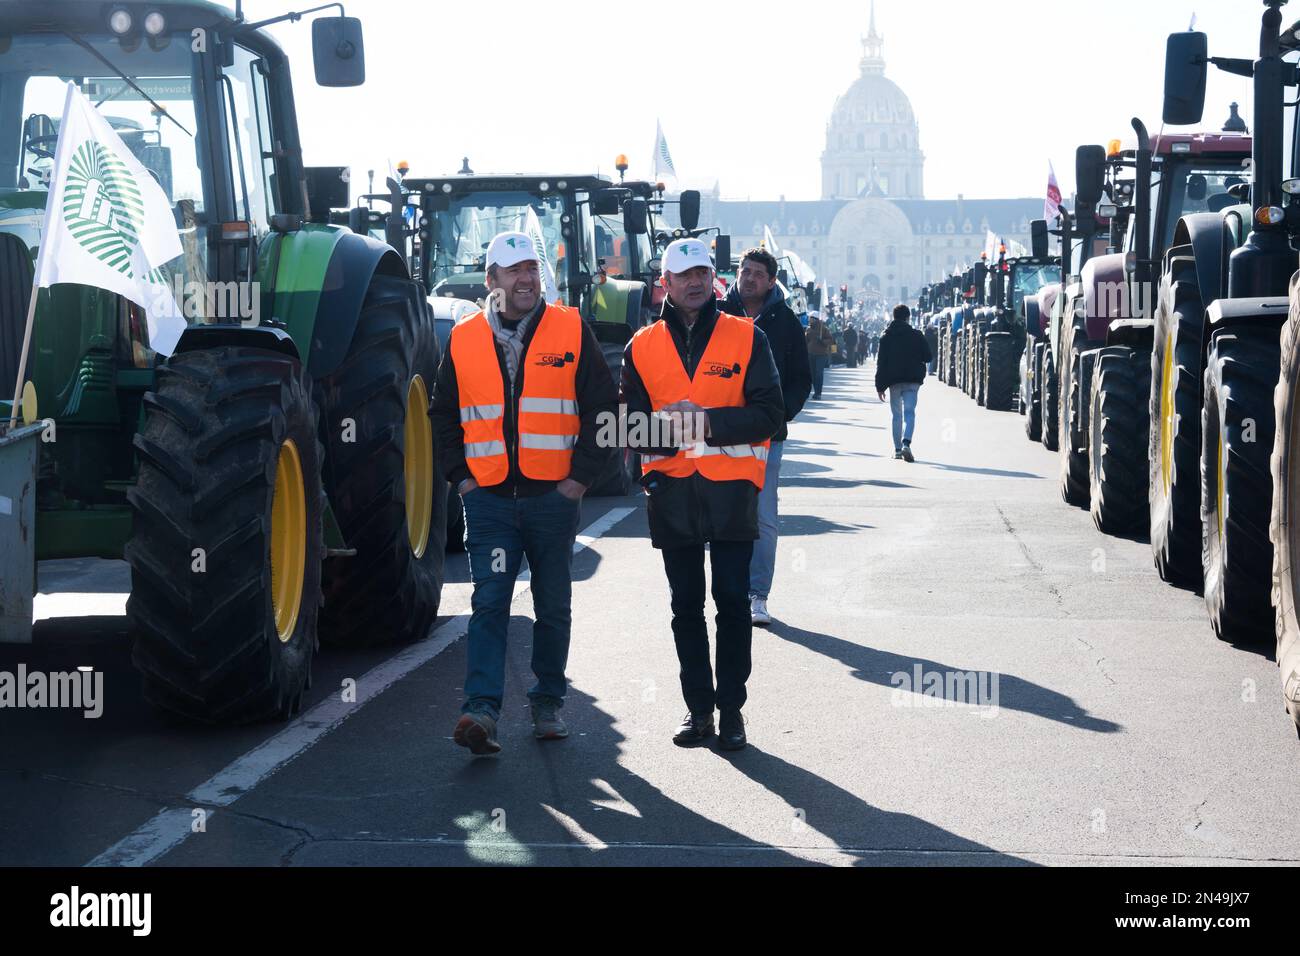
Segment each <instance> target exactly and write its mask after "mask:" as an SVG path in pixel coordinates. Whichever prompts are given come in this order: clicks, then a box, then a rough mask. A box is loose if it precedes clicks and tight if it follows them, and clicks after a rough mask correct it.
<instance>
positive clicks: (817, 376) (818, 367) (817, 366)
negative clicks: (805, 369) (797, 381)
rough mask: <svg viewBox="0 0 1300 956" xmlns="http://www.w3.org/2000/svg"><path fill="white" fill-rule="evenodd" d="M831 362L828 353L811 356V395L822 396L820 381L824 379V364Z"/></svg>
mask: <svg viewBox="0 0 1300 956" xmlns="http://www.w3.org/2000/svg"><path fill="white" fill-rule="evenodd" d="M830 364H831V357H830V356H829V355H814V356H812V375H813V395H814V396H815V397H817V398H821V397H822V383H823V382H824V381H825V379H826V366H828V365H830Z"/></svg>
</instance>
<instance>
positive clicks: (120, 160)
mask: <svg viewBox="0 0 1300 956" xmlns="http://www.w3.org/2000/svg"><path fill="white" fill-rule="evenodd" d="M182 251H183V250H182V249H181V241H180V237H179V236H178V235H177V232H176V220H175V219H174V218H173V216H172V210H171V204H170V203H169V202H168V201H167V195H166V193H164V192H163V190H162V187H161V186H159V185H158V183H157V182H156V181H155V180H154V178H153V177H152V176H151V175H150V174H149V172H148V171H147V170H146V169H145V168H144V166H142V165H141V164H140V162H139V161H138V160H137V159H136V158H135V155H134V154H133V153H132V152H131V151H130V150H129V149H127V147H126V144H125V143H123V142H122V140H121V139H120V138H119V137H118V135H117V133H115V132H114V131H113V128H112V127H111V126H109V124H108V121H107V120H105V119H104V117H102V116H100V115H99V113H98V112H97V111H96V109H95V108H94V106H92V105H91V103H90V101H89V100H88V99H86V97H84V96H83V95H82V94H81V91H80V90H78V89H77V87H76V84H74V83H71V82H70V83H68V95H67V99H66V101H65V102H64V105H63V122H62V123H61V124H60V125H59V142H58V146H57V148H56V150H55V156H54V169H53V173H52V176H51V179H50V194H49V198H48V199H47V200H46V206H45V234H44V236H42V238H41V247H40V254H39V255H38V256H37V259H36V287H37V288H41V289H43V288H47V287H49V286H52V285H55V284H57V283H61V282H72V283H76V284H78V285H88V286H93V287H95V288H97V289H107V290H108V291H109V292H116V293H117V294H118V295H120V296H122V297H123V298H124V299H129V300H130V301H132V302H134V303H136V304H137V305H139V306H140V307H141V308H143V309H144V310H145V315H146V317H147V320H148V326H149V345H150V347H151V348H153V349H154V350H155V351H157V352H159V353H161V354H162V355H170V354H171V353H172V350H173V349H174V348H175V347H176V342H177V341H178V340H179V339H180V337H181V333H182V332H184V331H185V319H184V317H183V316H182V315H181V310H180V308H179V306H178V305H177V304H176V297H175V296H174V295H173V294H172V290H171V288H170V287H169V286H168V285H167V280H166V278H165V277H164V276H163V274H162V273H161V272H160V271H159V270H160V268H161V267H162V266H163V265H165V264H166V263H168V262H170V261H171V260H172V259H175V258H176V257H177V256H179V255H180V254H181V252H182Z"/></svg>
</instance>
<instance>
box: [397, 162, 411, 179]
mask: <svg viewBox="0 0 1300 956" xmlns="http://www.w3.org/2000/svg"><path fill="white" fill-rule="evenodd" d="M397 171H398V172H399V173H401V174H402V175H403V176H405V175H406V174H407V173H409V172H410V171H411V164H410V163H408V162H407V161H406V160H404V159H399V160H398V161H397Z"/></svg>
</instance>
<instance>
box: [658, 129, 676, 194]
mask: <svg viewBox="0 0 1300 956" xmlns="http://www.w3.org/2000/svg"><path fill="white" fill-rule="evenodd" d="M653 163H654V168H653V176H654V179H656V180H659V179H662V178H671V179H676V178H677V167H676V166H674V165H673V157H672V154H671V153H669V152H668V140H666V139H664V127H663V124H662V123H660V122H659V121H658V120H655V155H654V160H653ZM662 173H667V174H668V175H667V177H663V176H662V175H661V174H662Z"/></svg>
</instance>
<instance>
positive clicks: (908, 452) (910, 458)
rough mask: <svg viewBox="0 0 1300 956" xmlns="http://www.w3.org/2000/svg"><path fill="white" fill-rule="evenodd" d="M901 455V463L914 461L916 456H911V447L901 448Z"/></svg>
mask: <svg viewBox="0 0 1300 956" xmlns="http://www.w3.org/2000/svg"><path fill="white" fill-rule="evenodd" d="M902 455H903V461H916V456H915V455H913V454H912V446H911V445H904V446H903V451H902Z"/></svg>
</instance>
